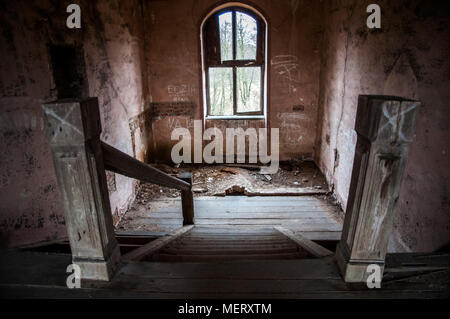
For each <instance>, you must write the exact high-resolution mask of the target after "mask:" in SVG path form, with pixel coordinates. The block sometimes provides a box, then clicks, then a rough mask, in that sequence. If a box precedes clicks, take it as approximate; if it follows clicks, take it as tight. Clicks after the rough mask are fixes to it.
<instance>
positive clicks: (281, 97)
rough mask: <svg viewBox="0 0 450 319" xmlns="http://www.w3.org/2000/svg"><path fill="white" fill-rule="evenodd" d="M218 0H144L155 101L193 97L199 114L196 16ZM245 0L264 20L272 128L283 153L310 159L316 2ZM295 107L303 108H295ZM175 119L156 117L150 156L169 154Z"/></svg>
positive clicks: (314, 116) (210, 123)
mask: <svg viewBox="0 0 450 319" xmlns="http://www.w3.org/2000/svg"><path fill="white" fill-rule="evenodd" d="M223 2H224V1H214V0H200V1H193V0H185V1H176V0H167V1H151V2H146V5H145V20H146V21H145V23H146V25H147V28H146V30H147V32H146V39H147V41H146V42H147V43H150V44H151V49H150V50H147V51H146V52H147V58H148V76H149V87H150V95H151V100H152V102H172V101H188V102H193V103H195V105H196V109H195V111H194V112H193V113H192V116H191V118H192V119H202V114H203V104H202V85H201V64H200V63H201V62H200V61H201V60H200V23H201V21H202V19H203V18H204V16H205V15H206V14H207V13H208V12H209V11H210V10H211V9H213V8H214V7H216V6H217V5H219V4H221V3H223ZM243 2H244V3H248V4H250V5H253V7H255V8H257V9H259V10H260V11H261V12H262V13H263V14H264V15H265V16H266V18H267V20H268V22H269V50H268V57H267V58H268V67H269V99H268V108H269V111H268V113H269V118H268V122H269V126H270V127H276V128H280V158H281V159H282V160H287V159H292V158H298V157H300V156H301V157H309V158H312V157H313V153H314V147H315V138H316V123H317V108H318V92H319V66H320V52H319V47H320V38H321V28H320V23H321V19H320V14H321V4H320V2H319V1H306V0H294V1H269V0H254V1H252V2H248V1H243ZM283 62H284V65H283ZM286 63H289V64H290V65H289V67H290V68H291V69H290V74H288V73H286V69H285V68H284V66H285V65H286ZM283 72H284V73H283ZM295 106H297V108H295ZM298 106H302V107H303V111H298V110H296V109H298ZM169 117H171V116H169ZM176 120H177V118H176V117H174V118H173V120H169V119H168V118H167V117H159V118H155V119H154V129H153V137H154V143H153V151H152V152H151V153H150V157H149V160H150V161H152V160H155V159H158V158H167V157H169V156H167V155H170V149H171V145H173V144H174V143H173V142H170V132H171V131H172V129H173V127H171V126H170V124H173V123H175V122H176ZM214 122H215V121H208V123H207V126H213V125H215V124H216V123H214ZM256 122H258V121H256ZM180 123H181V122H180ZM246 123H247V124H248V122H242V123H241V124H242V125H243V126H242V127H243V128H244V129H245V128H246V127H249V126H254V125H253V124H250V125H247V124H246ZM217 124H220V123H217ZM256 125H257V126H259V125H260V124H259V123H256ZM167 152H169V154H167ZM169 158H170V157H169Z"/></svg>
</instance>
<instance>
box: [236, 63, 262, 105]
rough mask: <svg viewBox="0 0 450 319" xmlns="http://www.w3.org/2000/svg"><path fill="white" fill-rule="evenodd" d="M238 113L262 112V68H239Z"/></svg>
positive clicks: (237, 75)
mask: <svg viewBox="0 0 450 319" xmlns="http://www.w3.org/2000/svg"><path fill="white" fill-rule="evenodd" d="M236 81H237V111H238V112H258V111H260V110H261V67H243V68H237V72H236Z"/></svg>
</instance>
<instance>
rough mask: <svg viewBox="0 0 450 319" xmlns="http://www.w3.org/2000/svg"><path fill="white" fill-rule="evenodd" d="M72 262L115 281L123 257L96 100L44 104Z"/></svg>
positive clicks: (87, 275)
mask: <svg viewBox="0 0 450 319" xmlns="http://www.w3.org/2000/svg"><path fill="white" fill-rule="evenodd" d="M43 109H44V114H45V121H46V124H45V127H46V136H47V140H48V142H49V143H50V147H51V150H52V156H53V162H54V166H55V171H56V176H57V179H58V185H59V190H60V192H61V195H62V201H63V204H64V213H65V221H66V227H67V233H68V236H69V241H70V247H71V249H72V260H73V263H74V264H77V265H79V266H80V268H81V279H90V280H110V279H111V278H112V276H113V274H114V272H115V270H116V267H117V264H118V262H119V260H120V251H119V245H118V244H117V241H116V238H115V235H114V227H113V221H112V214H111V207H110V203H109V196H108V189H107V184H106V175H105V169H104V166H103V157H102V151H101V145H100V132H101V124H100V115H99V109H98V101H97V98H89V99H85V100H61V101H56V102H54V103H49V104H44V105H43Z"/></svg>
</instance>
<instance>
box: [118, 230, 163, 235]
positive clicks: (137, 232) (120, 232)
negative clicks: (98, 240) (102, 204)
mask: <svg viewBox="0 0 450 319" xmlns="http://www.w3.org/2000/svg"><path fill="white" fill-rule="evenodd" d="M164 235H167V232H155V231H142V230H118V231H117V230H116V237H127V236H130V237H140V236H143V237H162V236H164Z"/></svg>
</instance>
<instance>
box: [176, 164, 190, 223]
mask: <svg viewBox="0 0 450 319" xmlns="http://www.w3.org/2000/svg"><path fill="white" fill-rule="evenodd" d="M178 178H179V179H181V180H183V181H185V182H187V183H189V185H191V187H190V188H189V190H182V191H181V205H182V209H183V225H193V224H194V196H193V194H192V173H182V174H180V175H179V176H178Z"/></svg>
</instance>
